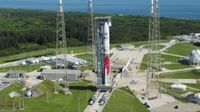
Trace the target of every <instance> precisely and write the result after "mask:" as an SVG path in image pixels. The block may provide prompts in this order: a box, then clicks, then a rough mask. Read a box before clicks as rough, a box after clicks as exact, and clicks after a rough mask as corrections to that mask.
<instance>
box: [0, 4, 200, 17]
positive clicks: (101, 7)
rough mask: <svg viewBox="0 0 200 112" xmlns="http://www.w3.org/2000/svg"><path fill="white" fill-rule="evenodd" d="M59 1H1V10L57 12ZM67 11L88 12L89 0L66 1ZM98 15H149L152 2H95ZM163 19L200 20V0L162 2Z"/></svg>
mask: <svg viewBox="0 0 200 112" xmlns="http://www.w3.org/2000/svg"><path fill="white" fill-rule="evenodd" d="M57 2H58V0H0V8H25V9H45V10H56V9H57ZM64 4H65V6H64V7H65V11H81V12H86V11H87V0H64ZM94 10H95V12H97V13H115V14H131V15H148V14H149V10H150V0H94ZM160 15H161V16H163V17H173V18H189V19H200V0H160Z"/></svg>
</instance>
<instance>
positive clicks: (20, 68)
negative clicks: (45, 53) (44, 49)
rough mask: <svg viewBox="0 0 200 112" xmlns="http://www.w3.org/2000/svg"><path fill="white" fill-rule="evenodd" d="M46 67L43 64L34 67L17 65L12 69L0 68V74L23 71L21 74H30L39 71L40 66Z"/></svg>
mask: <svg viewBox="0 0 200 112" xmlns="http://www.w3.org/2000/svg"><path fill="white" fill-rule="evenodd" d="M44 65H46V64H45V63H40V64H35V65H19V66H13V67H6V68H0V72H8V71H23V72H32V71H34V70H39V69H40V67H41V66H44Z"/></svg>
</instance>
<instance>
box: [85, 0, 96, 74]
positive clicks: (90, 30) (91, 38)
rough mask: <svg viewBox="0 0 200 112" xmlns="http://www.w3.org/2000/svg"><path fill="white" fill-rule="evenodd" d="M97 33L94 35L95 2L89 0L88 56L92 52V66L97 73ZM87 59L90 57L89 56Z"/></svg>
mask: <svg viewBox="0 0 200 112" xmlns="http://www.w3.org/2000/svg"><path fill="white" fill-rule="evenodd" d="M94 38H95V33H94V9H93V0H88V40H87V54H89V53H88V52H89V51H90V49H91V50H92V57H93V59H92V61H93V63H92V65H93V67H94V71H96V55H95V39H94ZM87 58H89V56H88V55H87Z"/></svg>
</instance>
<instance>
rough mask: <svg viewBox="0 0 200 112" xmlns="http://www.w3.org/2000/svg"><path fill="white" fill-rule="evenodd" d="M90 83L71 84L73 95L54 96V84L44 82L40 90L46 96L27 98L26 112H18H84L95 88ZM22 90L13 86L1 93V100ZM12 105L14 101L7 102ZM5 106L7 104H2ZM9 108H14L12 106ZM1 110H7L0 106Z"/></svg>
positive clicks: (17, 86)
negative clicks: (17, 90) (13, 92)
mask: <svg viewBox="0 0 200 112" xmlns="http://www.w3.org/2000/svg"><path fill="white" fill-rule="evenodd" d="M89 85H90V83H87V82H78V83H74V84H70V90H71V92H72V95H67V96H66V95H63V94H59V95H54V87H55V86H54V83H52V82H51V81H44V82H43V83H41V84H40V85H39V86H38V88H39V89H40V90H41V91H43V92H44V93H45V94H44V95H43V96H41V97H37V98H25V110H24V111H20V110H17V112H36V111H37V112H83V110H84V109H85V108H86V106H87V103H88V100H89V98H91V96H92V94H93V88H94V87H93V86H89ZM16 89H21V86H19V85H16V84H15V85H12V86H9V87H8V88H6V89H5V90H3V91H1V92H0V98H1V100H4V99H5V98H4V97H7V96H8V95H7V93H9V92H11V91H13V90H16ZM9 102H11V103H12V100H11V99H10V100H7V102H6V104H9ZM0 103H3V105H5V102H0ZM8 107H10V108H12V105H9V106H8ZM8 107H7V109H8ZM0 109H6V108H5V106H0Z"/></svg>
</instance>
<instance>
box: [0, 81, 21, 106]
mask: <svg viewBox="0 0 200 112" xmlns="http://www.w3.org/2000/svg"><path fill="white" fill-rule="evenodd" d="M22 87H23V86H22V84H21V83H18V82H16V83H13V84H11V85H10V86H9V87H7V88H5V89H4V90H2V91H0V109H10V108H11V107H12V104H13V102H14V100H15V99H14V100H13V99H11V98H10V97H9V95H8V94H9V93H10V92H12V91H15V92H20V91H21V89H22Z"/></svg>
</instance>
